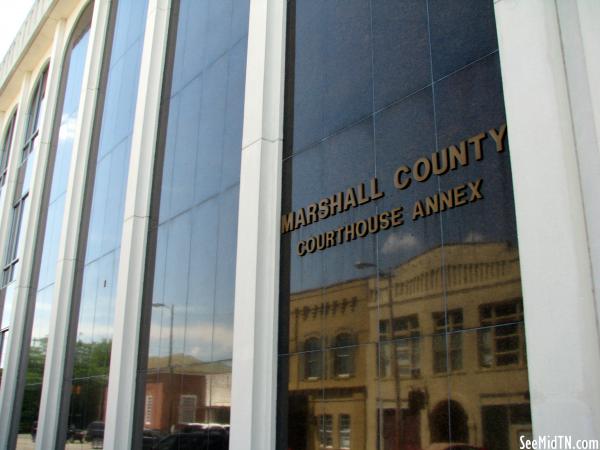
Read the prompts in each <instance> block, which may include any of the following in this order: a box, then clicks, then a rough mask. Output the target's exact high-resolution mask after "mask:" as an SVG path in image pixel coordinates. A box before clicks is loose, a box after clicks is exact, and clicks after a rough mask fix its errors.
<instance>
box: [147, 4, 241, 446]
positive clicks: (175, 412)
mask: <svg viewBox="0 0 600 450" xmlns="http://www.w3.org/2000/svg"><path fill="white" fill-rule="evenodd" d="M174 5H175V8H174V9H173V14H177V17H172V20H176V23H177V29H176V33H175V36H176V37H175V40H174V41H172V42H170V43H169V49H168V51H169V55H170V57H172V58H173V63H172V66H169V67H168V68H166V76H167V77H168V83H167V89H169V91H168V93H169V98H168V100H167V101H166V102H164V103H163V105H162V110H161V123H160V127H161V128H160V130H161V131H160V132H161V133H162V134H163V136H164V147H159V148H158V149H157V153H158V158H157V161H158V162H159V163H161V165H162V177H161V183H160V185H157V186H156V187H155V191H154V194H153V195H155V196H158V197H160V207H159V211H158V222H159V225H158V229H157V231H156V236H155V239H156V244H155V245H156V256H155V259H154V264H153V266H151V267H150V268H149V270H148V272H147V276H148V277H152V278H151V280H152V285H153V289H152V295H151V296H148V298H147V299H146V301H147V302H148V303H151V304H150V305H147V306H148V308H149V310H150V311H151V316H150V323H149V324H148V325H147V326H149V328H150V329H149V336H148V338H149V354H148V358H147V369H148V371H149V372H148V373H147V375H146V377H145V389H146V391H145V392H146V394H145V396H144V398H142V397H140V398H138V399H137V407H138V411H139V412H142V414H140V416H141V417H144V423H143V429H142V424H141V423H140V424H139V425H138V426H139V429H138V434H139V433H141V434H142V436H141V440H142V442H143V443H149V442H150V440H152V439H155V440H156V439H158V440H159V441H160V442H161V444H160V445H161V448H163V447H164V448H169V449H170V448H177V449H184V448H186V449H187V448H210V449H221V448H227V445H228V436H229V425H228V424H229V410H230V406H231V405H230V403H231V400H230V395H231V379H230V371H231V369H230V366H231V363H230V360H231V357H232V336H233V305H234V286H235V260H236V249H237V242H236V236H237V215H238V198H239V197H238V192H239V176H240V174H239V168H240V159H241V140H242V120H243V102H244V83H245V67H246V41H247V34H246V32H245V31H244V32H241V31H240V28H236V27H234V26H233V25H234V24H241V23H242V22H244V25H243V26H242V30H244V29H245V27H247V25H246V22H247V21H248V1H247V0H227V1H206V2H198V1H194V0H181V1H179V2H175V4H174ZM244 14H245V16H244ZM161 390H162V391H161ZM161 392H162V393H161ZM153 436H154V437H153ZM139 439H140V437H139V436H138V442H139ZM161 439H162V440H161ZM207 443H208V447H203V445H205V444H207Z"/></svg>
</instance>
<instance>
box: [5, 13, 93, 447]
mask: <svg viewBox="0 0 600 450" xmlns="http://www.w3.org/2000/svg"><path fill="white" fill-rule="evenodd" d="M92 9H93V4H91V5H88V7H87V8H86V10H85V11H84V12H83V13H82V15H81V17H80V19H79V21H78V23H77V25H76V26H75V28H74V29H73V32H72V35H71V37H70V39H69V43H68V45H67V48H66V50H65V60H64V63H63V69H62V73H63V74H64V75H63V79H62V80H61V92H60V94H59V99H61V100H59V103H58V105H57V107H56V114H55V117H56V118H57V119H56V124H55V127H54V128H55V129H54V132H53V141H52V147H51V151H50V156H49V160H48V168H47V173H46V180H45V188H44V189H45V193H44V200H43V207H42V211H44V213H43V214H42V217H41V219H40V225H39V228H38V242H37V244H36V245H37V246H38V249H39V250H37V251H36V261H35V262H34V269H33V270H34V276H33V277H32V286H34V287H33V288H32V293H31V295H30V298H29V302H30V304H31V307H32V308H34V314H33V322H32V331H31V338H30V341H29V342H30V346H29V352H28V360H27V363H26V366H25V367H24V370H23V372H24V374H25V379H24V384H25V387H24V394H23V399H22V407H21V412H20V415H19V416H16V420H20V424H19V434H20V435H25V436H26V437H25V439H19V440H18V441H17V447H16V448H17V449H23V450H25V449H27V448H30V447H29V445H30V438H32V439H35V434H36V429H37V418H38V411H39V406H40V396H41V389H42V379H43V377H44V366H45V362H46V349H47V345H48V334H49V329H50V310H51V308H52V303H53V298H54V297H53V294H54V283H55V279H56V277H55V274H56V264H57V262H58V246H59V242H60V236H61V230H62V221H63V215H64V210H65V197H66V192H67V180H68V176H69V169H70V162H71V155H72V150H73V139H74V137H75V136H74V133H75V129H76V124H77V118H78V112H79V99H80V96H81V87H82V81H83V69H84V65H85V58H86V54H87V48H88V41H89V29H90V23H91V15H92ZM36 272H37V274H36ZM36 286H37V288H36ZM30 433H31V435H30Z"/></svg>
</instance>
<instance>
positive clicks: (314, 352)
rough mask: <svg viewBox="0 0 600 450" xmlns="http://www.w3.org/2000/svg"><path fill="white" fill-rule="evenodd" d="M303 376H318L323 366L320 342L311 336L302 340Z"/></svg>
mask: <svg viewBox="0 0 600 450" xmlns="http://www.w3.org/2000/svg"><path fill="white" fill-rule="evenodd" d="M304 351H305V354H304V378H306V379H314V378H320V377H321V372H322V367H323V361H322V358H323V356H322V355H321V342H320V340H319V339H318V338H316V337H313V338H309V339H307V340H306V341H304Z"/></svg>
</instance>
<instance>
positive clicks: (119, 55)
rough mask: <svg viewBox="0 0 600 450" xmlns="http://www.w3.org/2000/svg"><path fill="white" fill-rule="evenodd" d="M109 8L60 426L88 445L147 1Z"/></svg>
mask: <svg viewBox="0 0 600 450" xmlns="http://www.w3.org/2000/svg"><path fill="white" fill-rule="evenodd" d="M116 7H117V11H116V19H115V20H116V23H115V27H114V39H113V42H112V52H111V56H110V61H105V64H108V66H109V69H108V80H107V85H106V90H105V94H104V95H105V99H104V109H103V111H102V120H101V124H100V130H99V135H100V136H99V143H98V154H97V159H96V161H93V162H90V164H95V167H96V173H95V177H94V180H93V191H92V200H91V212H90V220H89V225H88V229H87V230H83V231H82V232H83V233H85V232H87V234H88V235H87V247H86V249H85V259H84V260H85V263H84V266H83V278H82V289H81V299H80V300H79V301H80V305H79V318H78V321H77V331H76V347H75V361H74V368H73V382H72V388H71V391H72V392H71V405H70V409H69V422H68V426H69V429H70V430H71V429H72V430H73V434H74V435H75V436H78V435H80V434H81V431H82V430H85V431H86V433H85V439H84V441H86V442H91V443H92V445H100V443H101V442H102V439H103V435H104V414H105V412H106V392H107V382H108V380H107V378H108V372H109V364H110V349H111V339H112V332H113V317H114V301H115V290H116V286H117V274H118V266H119V254H120V245H121V229H122V222H123V209H124V204H125V189H126V186H127V174H128V166H129V152H130V146H131V133H132V129H133V119H134V114H135V105H136V100H137V96H136V94H137V84H138V77H139V65H140V59H141V51H142V43H143V40H144V39H143V37H144V27H145V23H146V20H145V19H146V9H147V1H133V0H120V1H119V2H118V3H117V4H116ZM124 93H127V95H124ZM69 433H71V432H70V431H68V432H67V435H69ZM75 440H77V438H75ZM67 445H68V446H72V445H75V444H67ZM79 445H80V444H77V446H79ZM86 445H88V444H86ZM69 448H72V447H69Z"/></svg>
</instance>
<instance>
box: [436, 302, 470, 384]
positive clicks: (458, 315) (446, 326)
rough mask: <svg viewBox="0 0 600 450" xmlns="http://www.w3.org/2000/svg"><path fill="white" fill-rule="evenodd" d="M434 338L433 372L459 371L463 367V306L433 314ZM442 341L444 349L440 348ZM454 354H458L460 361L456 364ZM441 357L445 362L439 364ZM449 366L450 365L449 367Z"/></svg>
mask: <svg viewBox="0 0 600 450" xmlns="http://www.w3.org/2000/svg"><path fill="white" fill-rule="evenodd" d="M432 320H433V339H432V343H431V345H432V348H431V350H432V357H433V361H432V368H433V373H435V374H443V373H448V372H457V371H460V370H462V369H463V339H462V331H463V329H464V313H463V310H462V308H459V309H453V310H450V311H448V312H436V313H433V314H432ZM440 341H441V344H442V350H440V348H439V346H440ZM453 354H458V355H459V358H458V360H459V361H460V363H459V364H458V366H457V367H455V366H454V361H455V360H454V359H453V357H452V355H453ZM439 358H441V359H442V361H443V364H442V366H439V365H438V363H439ZM448 366H449V367H448Z"/></svg>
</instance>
